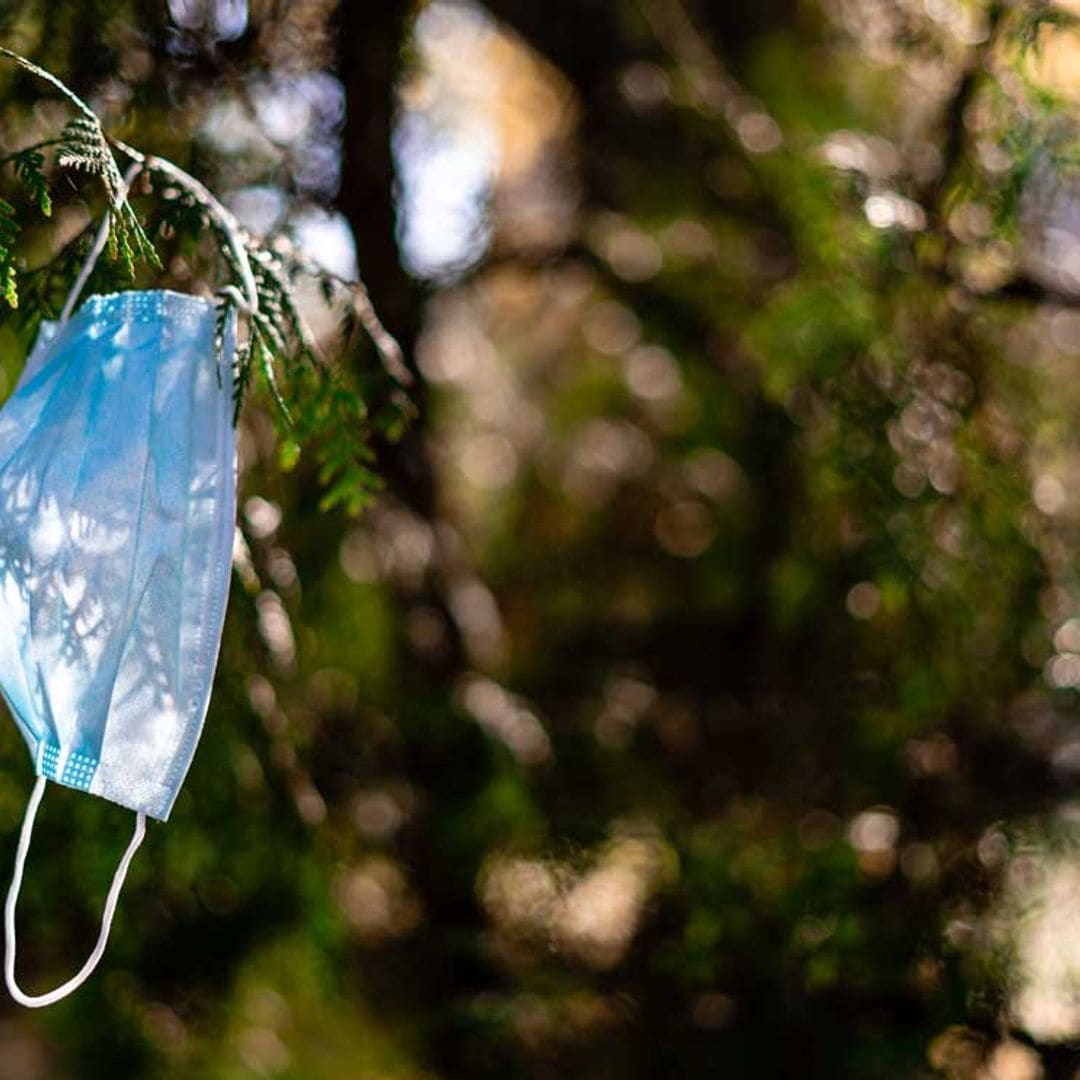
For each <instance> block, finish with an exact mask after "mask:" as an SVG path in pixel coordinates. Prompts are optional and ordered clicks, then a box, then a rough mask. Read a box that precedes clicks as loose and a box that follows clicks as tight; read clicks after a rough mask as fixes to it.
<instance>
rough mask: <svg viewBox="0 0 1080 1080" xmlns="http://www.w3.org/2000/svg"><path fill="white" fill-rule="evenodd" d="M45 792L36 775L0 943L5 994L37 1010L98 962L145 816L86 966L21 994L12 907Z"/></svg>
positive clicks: (78, 982)
mask: <svg viewBox="0 0 1080 1080" xmlns="http://www.w3.org/2000/svg"><path fill="white" fill-rule="evenodd" d="M44 793H45V777H44V776H39V777H38V778H37V783H35V784H34V790H33V791H32V792H31V793H30V799H29V801H28V802H27V804H26V815H25V817H24V818H23V824H22V832H20V833H19V846H18V849H17V850H16V852H15V870H14V873H13V874H12V877H11V886H10V887H9V889H8V894H7V902H6V903H5V904H4V941H5V945H6V949H5V953H4V979H5V980H6V981H7V988H8V992H9V993H10V994H11V996H12V997H13V998H14V999H15V1000H16V1001H17V1002H18V1003H19V1004H20V1005H25V1006H27V1008H30V1009H40V1008H42V1007H43V1006H45V1005H52V1004H54V1003H55V1002H57V1001H59V1000H60V999H61V998H65V997H67V996H68V994H70V993H72V992H73V991H75V990H78V988H79V987H80V986H82V984H83V983H84V982H86V980H87V979H88V978H89V977H90V976H91V975H92V974H93V971H94V968H96V967H97V966H98V961H100V960H101V958H102V956H103V955H104V954H105V946H106V945H107V944H108V941H109V931H110V930H111V929H112V921H113V915H115V914H116V905H117V902H118V901H119V900H120V890H121V889H122V888H123V887H124V878H125V877H127V872H128V867H129V866H130V865H131V860H132V859H133V858H134V857H135V852H136V851H137V850H138V848H139V845H140V844H141V843H142V842H143V837H144V836H145V835H146V815H145V814H143V813H141V812H140V813H139V814H137V815H136V817H135V831H134V833H133V834H132V837H131V842H130V843H129V844H128V846H127V851H125V852H124V855H123V858H121V860H120V863H119V865H118V866H117V867H116V873H115V874H114V875H113V880H112V885H110V886H109V895H108V896H107V897H106V898H105V910H104V911H103V912H102V915H101V931H100V933H99V934H98V939H97V944H96V945H95V946H94V950H93V952H91V953H90V955H89V956H88V957H87V958H86V963H84V964H83V966H82V968H81V969H80V970H79V972H78V973H77V974H76V975H73V976H72V977H71V978H70V979H68V981H67V982H66V983H63V984H62V985H61V986H58V987H57V988H56V989H55V990H50V991H49V992H48V993H46V994H24V993H23V992H22V990H20V989H19V986H18V984H17V983H16V982H15V904H16V903H17V902H18V899H19V889H20V888H21V887H22V877H23V867H24V866H25V865H26V853H27V852H28V851H29V850H30V838H31V836H32V835H33V832H34V818H35V817H36V816H37V811H38V806H39V805H40V803H41V796H42V795H43V794H44Z"/></svg>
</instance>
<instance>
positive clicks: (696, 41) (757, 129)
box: [641, 0, 784, 154]
mask: <svg viewBox="0 0 1080 1080" xmlns="http://www.w3.org/2000/svg"><path fill="white" fill-rule="evenodd" d="M641 12H642V14H643V15H644V17H645V20H646V22H647V23H648V24H649V28H650V29H651V30H652V32H653V35H654V37H655V38H656V40H657V42H658V43H659V44H660V46H661V47H662V48H663V49H664V51H665V52H667V53H668V55H669V56H670V57H671V58H672V60H674V61H675V63H676V64H677V65H678V67H679V69H680V71H682V72H683V73H684V74H685V76H686V84H687V90H688V91H689V94H690V98H691V102H690V103H691V104H692V105H693V106H694V107H695V108H696V109H698V111H700V112H702V113H704V114H706V115H708V116H715V117H719V118H722V119H723V120H724V121H725V122H726V123H727V124H728V125H729V126H730V128H731V130H732V132H733V133H734V135H735V137H736V142H737V143H738V145H739V146H740V147H742V148H743V149H744V150H749V151H750V152H752V153H756V154H760V153H770V152H773V151H775V150H779V149H780V147H781V146H782V145H783V143H784V137H783V133H782V131H781V129H780V125H779V124H778V123H777V122H776V120H775V118H774V117H773V116H772V115H771V114H770V113H769V111H768V110H767V109H766V108H765V106H764V105H762V103H761V102H760V101H758V100H757V98H755V97H754V96H753V95H752V94H750V93H749V92H748V91H747V90H745V89H744V88H743V87H742V85H741V84H740V83H739V82H738V81H737V80H736V79H735V78H733V77H732V75H731V74H730V73H729V72H728V71H727V69H726V68H725V66H724V64H723V63H722V61H721V60H720V58H719V57H718V56H717V55H716V52H715V50H714V49H713V48H712V47H711V45H710V44H709V42H708V39H707V38H706V37H705V35H704V34H703V33H702V32H701V31H700V30H699V29H698V28H697V26H695V25H694V22H693V20H692V19H691V18H690V15H689V13H688V12H687V10H686V8H685V7H684V6H683V4H682V0H641Z"/></svg>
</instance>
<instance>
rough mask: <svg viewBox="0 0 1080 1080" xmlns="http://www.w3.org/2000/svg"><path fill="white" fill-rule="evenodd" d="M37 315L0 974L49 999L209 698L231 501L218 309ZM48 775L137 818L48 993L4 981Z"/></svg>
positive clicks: (100, 947)
mask: <svg viewBox="0 0 1080 1080" xmlns="http://www.w3.org/2000/svg"><path fill="white" fill-rule="evenodd" d="M105 228H106V227H105V226H103V228H102V232H101V233H100V234H99V238H98V239H99V241H100V242H101V243H99V244H97V245H95V249H94V251H93V252H92V253H91V259H90V260H89V261H88V264H87V266H86V267H85V268H84V271H83V274H82V275H80V279H79V281H77V282H76V284H75V287H74V288H73V290H72V295H71V296H70V297H69V300H68V303H67V305H66V306H65V311H64V314H63V315H62V316H61V319H60V320H59V321H58V322H57V323H45V324H43V326H42V328H41V331H40V334H39V337H38V340H37V343H36V344H35V346H34V349H33V350H32V352H31V354H30V358H29V360H28V361H27V364H26V368H25V371H24V373H23V375H22V378H21V379H20V381H19V384H18V386H17V387H16V389H15V392H14V393H13V394H12V396H11V398H10V399H9V400H8V401H7V402H6V404H5V405H4V407H3V408H2V409H0V690H2V691H3V694H4V697H5V698H6V699H7V702H8V705H9V707H10V710H11V713H12V715H13V717H14V718H15V721H16V723H17V724H18V727H19V730H20V731H21V732H22V735H23V738H24V739H25V740H26V743H27V745H28V747H29V749H30V754H31V756H32V758H33V763H34V769H35V771H36V773H37V777H38V779H37V782H36V784H35V787H34V790H33V793H32V795H31V797H30V800H29V803H28V805H27V812H26V818H25V820H24V822H23V828H22V834H21V836H20V840H19V846H18V849H17V854H16V861H15V872H14V875H13V879H12V883H11V888H10V891H9V893H8V899H7V905H6V908H5V933H6V940H7V952H6V956H5V976H6V979H7V984H8V988H9V990H10V992H11V994H12V996H13V997H14V998H15V999H16V1000H17V1001H19V1002H20V1003H21V1004H23V1005H29V1006H40V1005H47V1004H51V1003H52V1002H53V1001H56V1000H59V999H60V998H61V997H64V996H65V995H66V994H68V993H70V992H71V991H72V990H74V989H75V988H76V987H77V986H79V985H80V984H81V983H82V982H83V981H84V980H85V979H86V977H87V976H88V975H89V974H90V973H91V972H92V971H93V969H94V967H95V966H96V964H97V962H98V960H99V959H100V957H101V954H102V953H103V952H104V948H105V943H106V941H107V938H108V932H109V925H110V923H111V920H112V916H113V912H114V911H115V907H116V901H117V898H118V896H119V892H120V888H121V886H122V885H123V880H124V876H125V874H126V872H127V867H128V864H129V863H130V860H131V858H132V856H133V855H134V853H135V849H136V848H137V847H138V846H139V844H140V843H141V841H142V838H143V835H144V833H145V823H146V818H147V817H152V818H156V819H158V820H160V821H164V820H166V819H167V818H168V816H169V812H170V810H171V809H172V806H173V803H174V801H175V799H176V796H177V793H178V791H179V788H180V786H181V784H182V783H183V780H184V777H185V775H186V773H187V771H188V767H189V766H190V764H191V760H192V756H193V755H194V753H195V746H196V744H197V742H198V740H199V735H200V732H201V730H202V725H203V719H204V717H205V715H206V710H207V705H208V703H209V699H210V688H211V683H212V681H213V676H214V669H215V667H216V664H217V654H218V648H219V645H220V641H221V630H222V624H223V621H224V617H225V605H226V600H227V597H228V589H229V578H230V567H231V551H232V544H233V533H234V522H235V512H236V473H235V435H234V431H233V425H232V416H233V395H232V365H231V357H232V349H233V343H234V329H235V327H234V323H235V319H234V316H233V314H231V313H230V316H229V318H228V319H227V325H226V332H225V335H224V345H223V347H222V348H221V349H220V350H219V349H218V348H217V347H216V344H215V326H216V321H217V316H218V308H217V306H216V305H215V304H214V303H213V302H212V301H210V300H204V299H201V298H198V297H193V296H183V295H181V294H179V293H175V292H168V291H161V290H158V291H149V292H134V291H133V292H125V293H117V294H114V295H111V296H94V297H91V298H90V299H88V300H87V301H86V302H85V303H84V304H83V305H82V307H81V308H80V310H79V311H78V312H77V313H76V314H75V315H74V316H73V317H71V316H70V311H71V309H72V308H73V307H74V302H75V299H76V297H77V295H78V292H79V290H80V289H81V286H82V284H83V283H84V282H85V280H86V278H87V277H88V276H89V271H90V268H91V267H92V264H93V260H94V259H96V257H97V254H98V253H99V251H100V248H101V246H102V244H103V242H104V238H105V236H106V232H105ZM46 780H53V781H55V782H57V783H60V784H63V785H65V786H67V787H71V788H76V789H78V790H80V791H87V792H89V793H90V794H92V795H99V796H101V797H102V798H105V799H109V800H110V801H112V802H115V803H118V804H119V805H121V806H124V807H127V808H128V809H130V810H133V811H134V812H135V814H136V818H135V831H134V834H133V836H132V840H131V843H130V845H129V846H128V849H127V851H126V852H125V854H124V856H123V858H122V859H121V861H120V864H119V866H118V868H117V871H116V875H115V877H114V880H113V884H112V888H111V889H110V891H109V895H108V898H107V901H106V905H105V913H104V917H103V920H102V927H101V932H100V936H99V939H98V942H97V946H96V947H95V949H94V951H93V952H92V953H91V955H90V957H89V959H88V960H87V961H86V963H85V964H84V965H83V968H82V970H80V971H79V972H78V974H76V975H75V976H74V977H73V978H72V979H70V980H68V982H66V983H64V984H63V985H62V986H60V987H58V988H57V989H56V990H54V991H52V992H51V993H48V994H42V995H40V996H36V997H35V996H29V995H26V994H24V993H23V992H22V991H21V990H20V989H19V987H18V985H17V984H16V981H15V927H14V922H15V903H16V900H17V897H18V891H19V886H20V882H21V878H22V871H23V865H24V861H25V858H26V852H27V849H28V847H29V844H30V836H31V830H32V828H33V821H34V816H35V814H36V812H37V807H38V805H39V803H40V801H41V797H42V794H43V792H44V787H45V782H46Z"/></svg>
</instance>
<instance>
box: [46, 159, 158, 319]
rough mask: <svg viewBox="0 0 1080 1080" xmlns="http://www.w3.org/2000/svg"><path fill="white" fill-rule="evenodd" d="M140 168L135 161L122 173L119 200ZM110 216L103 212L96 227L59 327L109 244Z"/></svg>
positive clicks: (67, 317) (72, 307)
mask: <svg viewBox="0 0 1080 1080" xmlns="http://www.w3.org/2000/svg"><path fill="white" fill-rule="evenodd" d="M142 167H143V163H142V162H141V161H136V162H134V163H133V164H131V165H129V166H128V170H127V172H126V173H124V179H123V184H122V186H121V189H120V195H121V198H124V199H126V198H127V193H128V188H130V187H131V184H132V181H133V180H134V179H135V177H136V176H138V175H139V172H140V171H141V170H142ZM111 214H112V210H111V209H109V210H106V211H105V216H104V217H103V218H102V219H101V224H100V225H99V226H98V231H97V236H95V237H94V243H93V245H92V246H91V248H90V250H89V252H87V255H86V261H85V262H84V263H83V265H82V269H81V270H80V271H79V276H78V277H77V278H76V279H75V283H74V284H73V285H72V286H71V291H70V292H69V293H68V295H67V300H65V301H64V310H63V311H61V312H60V325H61V326H63V325H64V324H65V323H66V322H67V321H68V319H70V318H71V313H72V312H73V311H74V310H75V304H76V303H77V302H78V299H79V296H80V295H81V293H82V291H83V288H84V287H85V285H86V283H87V281H89V280H90V275H91V274H92V273H93V272H94V267H95V266H96V265H97V261H98V259H99V258H100V257H101V253H102V252H103V251H104V250H105V247H106V245H107V244H108V242H109V226H110V225H111V223H112V222H111Z"/></svg>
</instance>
